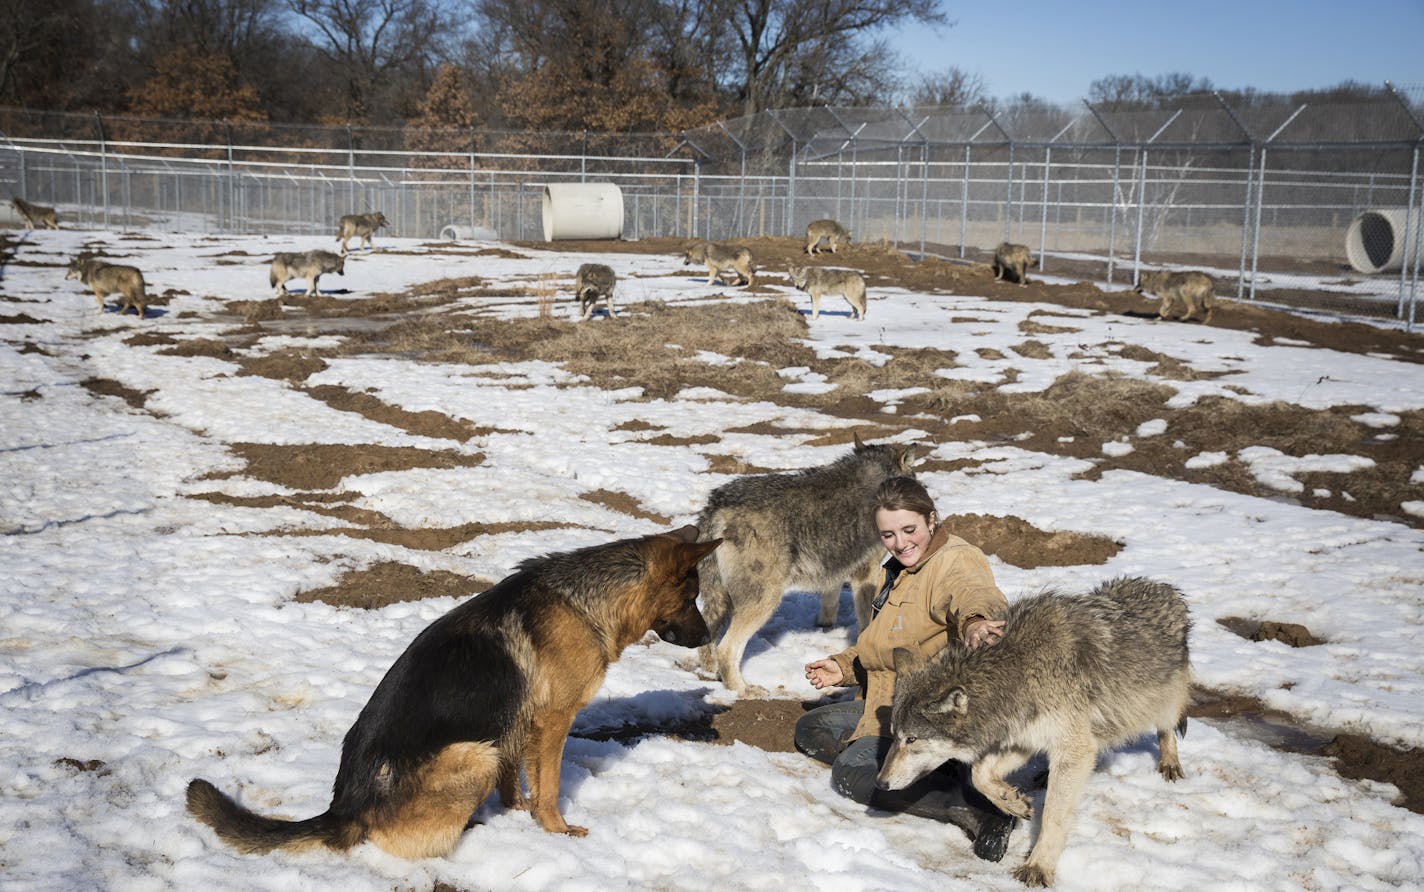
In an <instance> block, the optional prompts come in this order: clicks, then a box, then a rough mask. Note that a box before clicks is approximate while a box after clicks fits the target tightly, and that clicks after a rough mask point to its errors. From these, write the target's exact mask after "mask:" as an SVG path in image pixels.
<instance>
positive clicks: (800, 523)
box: [697, 436, 915, 693]
mask: <svg viewBox="0 0 1424 892" xmlns="http://www.w3.org/2000/svg"><path fill="white" fill-rule="evenodd" d="M914 461H915V446H914V445H913V444H911V445H907V446H895V445H891V444H873V445H866V444H864V443H861V441H860V437H859V436H856V437H855V445H854V448H853V449H852V450H851V451H850V452H849V453H847V454H845V455H843V456H841V457H840V458H839V459H837V460H835V461H833V462H831V463H830V464H828V465H822V466H820V467H815V468H806V469H804V470H800V471H790V472H785V473H774V474H754V475H748V476H744V477H738V478H737V479H735V480H733V481H731V482H730V483H724V484H722V485H721V486H719V487H717V488H716V489H714V490H712V493H711V495H710V496H708V499H707V505H706V507H704V508H703V509H702V514H701V515H700V516H699V518H698V521H697V527H698V529H700V530H702V535H703V536H704V537H707V538H720V539H722V540H723V542H722V547H721V548H719V549H718V550H717V552H716V554H715V556H714V558H713V559H712V560H709V561H708V562H707V564H706V566H705V567H704V568H703V571H702V614H703V616H704V617H706V619H707V627H708V629H710V630H711V634H712V642H711V643H709V644H708V645H706V646H705V647H703V648H702V650H701V652H700V654H699V662H700V665H701V669H702V670H703V671H704V672H707V673H708V674H716V675H717V676H718V677H720V678H721V679H722V682H723V683H724V684H725V685H726V686H727V687H728V688H730V689H731V690H733V691H736V692H738V693H744V692H747V690H748V688H747V684H746V682H745V681H744V680H743V678H742V672H741V663H742V654H743V652H744V651H745V650H746V647H747V642H748V641H750V640H751V638H752V636H753V635H755V634H756V632H757V630H758V629H760V628H761V627H762V626H764V625H766V621H767V620H769V619H771V615H772V614H773V613H775V612H776V608H777V606H778V605H779V604H780V603H781V598H782V595H784V594H785V593H786V591H787V590H788V589H791V588H795V589H798V590H802V591H812V592H820V594H821V610H820V614H819V615H818V616H817V618H816V624H817V625H819V626H831V625H833V624H834V623H835V621H836V613H837V611H838V610H839V608H840V592H841V585H842V584H843V583H844V582H845V581H846V580H847V579H849V580H850V581H851V586H852V590H853V591H854V592H855V596H856V619H857V621H858V622H859V623H860V625H861V626H864V624H865V622H866V620H867V619H868V615H867V614H868V610H869V602H870V598H871V596H872V595H873V594H874V589H875V586H876V584H877V583H878V581H879V580H878V579H877V578H876V577H877V572H878V570H879V568H880V560H881V559H882V558H883V557H884V555H885V549H884V547H883V546H882V545H881V544H880V533H879V530H878V529H877V528H876V525H875V508H874V496H875V491H876V490H877V489H878V488H879V486H880V483H881V481H883V480H885V479H886V478H887V477H895V476H900V475H904V476H913V473H914V472H913V470H912V466H913V464H914ZM719 635H720V639H721V640H720V641H719V640H718V636H719Z"/></svg>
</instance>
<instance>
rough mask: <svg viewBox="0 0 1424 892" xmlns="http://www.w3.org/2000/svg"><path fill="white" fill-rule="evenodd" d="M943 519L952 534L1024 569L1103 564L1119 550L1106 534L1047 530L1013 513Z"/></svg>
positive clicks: (1117, 543) (1118, 544)
mask: <svg viewBox="0 0 1424 892" xmlns="http://www.w3.org/2000/svg"><path fill="white" fill-rule="evenodd" d="M944 523H945V524H946V525H947V526H948V527H949V529H950V531H951V532H953V533H954V534H955V535H956V536H958V537H960V538H961V539H964V540H965V541H967V542H973V543H974V544H975V545H977V546H979V549H980V550H981V551H983V552H984V553H985V554H992V555H995V556H996V557H998V558H999V560H1001V561H1003V562H1004V563H1006V564H1013V565H1014V566H1015V567H1023V568H1025V569H1031V568H1033V567H1076V566H1086V565H1096V564H1105V563H1107V562H1108V560H1109V559H1110V558H1112V557H1113V556H1114V555H1116V554H1117V553H1118V552H1119V551H1121V550H1122V543H1120V542H1115V541H1113V540H1112V539H1109V538H1107V537H1106V536H1097V535H1093V534H1092V533H1073V532H1063V531H1059V532H1052V533H1050V532H1047V531H1045V530H1040V529H1039V528H1038V527H1036V526H1034V525H1033V524H1031V523H1029V522H1028V521H1026V520H1024V519H1023V518H1022V517H1015V516H1013V515H1009V516H1007V517H993V516H991V515H986V514H949V515H945V518H944Z"/></svg>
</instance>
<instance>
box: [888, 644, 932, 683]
mask: <svg viewBox="0 0 1424 892" xmlns="http://www.w3.org/2000/svg"><path fill="white" fill-rule="evenodd" d="M891 659H892V661H893V663H892V665H894V667H895V675H896V676H897V677H901V678H903V677H904V676H906V675H909V674H910V673H911V672H914V671H915V670H916V669H919V668H920V667H921V666H923V665H924V664H925V658H924V657H922V656H920V655H919V653H917V652H915V651H913V650H910V649H909V648H905V647H897V648H895V651H894V653H892V654H891Z"/></svg>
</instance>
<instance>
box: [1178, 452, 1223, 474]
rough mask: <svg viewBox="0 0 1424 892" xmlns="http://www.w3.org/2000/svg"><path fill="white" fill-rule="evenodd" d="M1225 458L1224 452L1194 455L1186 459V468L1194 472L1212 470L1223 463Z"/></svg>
mask: <svg viewBox="0 0 1424 892" xmlns="http://www.w3.org/2000/svg"><path fill="white" fill-rule="evenodd" d="M1226 458H1227V456H1226V453H1225V452H1198V453H1197V454H1196V455H1193V456H1192V457H1191V458H1189V459H1187V461H1186V466H1187V469H1188V470H1190V471H1196V470H1199V469H1201V468H1214V467H1216V466H1217V465H1219V464H1223V463H1225V461H1226Z"/></svg>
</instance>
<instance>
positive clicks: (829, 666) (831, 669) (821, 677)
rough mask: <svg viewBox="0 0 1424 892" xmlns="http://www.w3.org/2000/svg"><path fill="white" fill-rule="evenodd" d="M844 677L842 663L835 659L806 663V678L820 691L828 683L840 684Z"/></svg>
mask: <svg viewBox="0 0 1424 892" xmlns="http://www.w3.org/2000/svg"><path fill="white" fill-rule="evenodd" d="M844 677H845V676H844V674H843V673H842V672H841V666H840V664H839V663H837V662H836V661H835V660H817V661H815V662H814V663H807V664H806V679H807V680H808V681H810V682H811V687H813V688H815V689H816V690H818V691H819V690H820V689H821V688H824V687H825V686H826V685H838V684H840V683H841V679H842V678H844Z"/></svg>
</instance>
